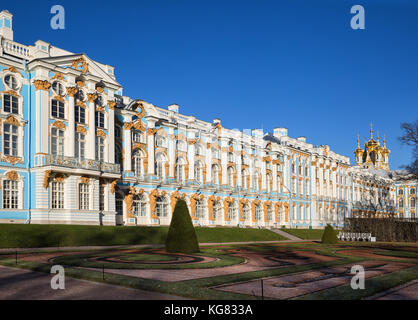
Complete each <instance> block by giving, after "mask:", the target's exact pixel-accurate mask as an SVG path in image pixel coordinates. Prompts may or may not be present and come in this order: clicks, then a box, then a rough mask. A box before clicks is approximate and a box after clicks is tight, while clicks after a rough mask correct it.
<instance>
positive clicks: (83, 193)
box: [78, 183, 89, 210]
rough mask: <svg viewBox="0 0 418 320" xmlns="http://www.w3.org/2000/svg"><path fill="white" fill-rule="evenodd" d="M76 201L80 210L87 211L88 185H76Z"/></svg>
mask: <svg viewBox="0 0 418 320" xmlns="http://www.w3.org/2000/svg"><path fill="white" fill-rule="evenodd" d="M78 200H79V209H80V210H89V185H88V184H87V183H80V184H79V185H78Z"/></svg>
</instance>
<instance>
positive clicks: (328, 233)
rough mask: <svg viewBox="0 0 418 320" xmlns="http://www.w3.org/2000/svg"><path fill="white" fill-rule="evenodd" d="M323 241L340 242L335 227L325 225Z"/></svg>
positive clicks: (327, 242) (326, 242)
mask: <svg viewBox="0 0 418 320" xmlns="http://www.w3.org/2000/svg"><path fill="white" fill-rule="evenodd" d="M321 241H322V243H325V244H334V243H338V238H337V233H336V232H335V230H334V228H333V227H331V226H330V225H327V226H326V227H325V230H324V233H323V235H322V240H321Z"/></svg>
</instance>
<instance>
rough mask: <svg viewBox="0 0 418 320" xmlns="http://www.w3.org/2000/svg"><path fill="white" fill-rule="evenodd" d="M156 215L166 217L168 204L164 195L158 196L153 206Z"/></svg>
mask: <svg viewBox="0 0 418 320" xmlns="http://www.w3.org/2000/svg"><path fill="white" fill-rule="evenodd" d="M155 210H156V215H157V217H160V218H161V217H163V218H164V217H167V215H168V204H167V201H166V200H165V198H164V197H158V198H157V203H156V206H155Z"/></svg>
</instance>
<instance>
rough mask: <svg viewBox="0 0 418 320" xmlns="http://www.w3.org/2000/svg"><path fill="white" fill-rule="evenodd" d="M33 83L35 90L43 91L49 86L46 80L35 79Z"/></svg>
mask: <svg viewBox="0 0 418 320" xmlns="http://www.w3.org/2000/svg"><path fill="white" fill-rule="evenodd" d="M33 85H34V86H35V89H36V90H44V91H49V88H50V87H51V84H50V83H49V82H48V81H46V80H35V81H34V82H33Z"/></svg>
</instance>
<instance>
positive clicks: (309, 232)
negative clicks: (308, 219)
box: [281, 229, 324, 240]
mask: <svg viewBox="0 0 418 320" xmlns="http://www.w3.org/2000/svg"><path fill="white" fill-rule="evenodd" d="M281 230H283V231H284V232H287V233H289V234H291V235H293V236H295V237H298V238H301V239H303V240H320V239H321V238H322V234H323V233H324V229H281Z"/></svg>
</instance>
